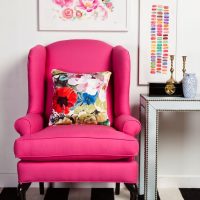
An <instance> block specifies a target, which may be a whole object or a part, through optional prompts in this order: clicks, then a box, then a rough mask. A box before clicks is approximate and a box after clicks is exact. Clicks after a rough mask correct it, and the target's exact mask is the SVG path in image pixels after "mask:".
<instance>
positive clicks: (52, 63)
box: [45, 40, 113, 123]
mask: <svg viewBox="0 0 200 200" xmlns="http://www.w3.org/2000/svg"><path fill="white" fill-rule="evenodd" d="M111 54H112V46H110V45H108V44H106V43H104V42H101V41H97V40H66V41H60V42H56V43H53V44H50V45H49V46H47V47H46V70H45V75H46V102H45V103H46V110H45V116H46V118H47V119H48V118H49V115H50V113H51V110H52V91H53V90H52V87H53V86H52V77H51V70H52V69H60V70H63V71H66V72H75V73H90V72H102V71H111V72H112V62H111V61H112V59H111ZM112 91H113V90H112V78H111V80H110V84H109V87H108V91H107V101H108V115H109V119H110V121H111V123H112V121H113V112H112V111H113V108H112V105H113V103H112Z"/></svg>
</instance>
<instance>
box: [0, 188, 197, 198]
mask: <svg viewBox="0 0 200 200" xmlns="http://www.w3.org/2000/svg"><path fill="white" fill-rule="evenodd" d="M158 193H159V196H160V197H158V199H160V200H200V189H183V188H181V189H174V188H172V189H159V192H158ZM129 199H130V197H129V192H128V191H127V190H126V189H125V188H123V189H121V193H120V195H118V196H115V195H114V189H113V188H96V189H85V188H83V189H75V188H73V189H65V188H48V189H46V190H45V195H40V194H39V189H38V188H30V189H29V190H28V191H27V200H129ZM0 200H18V199H17V189H16V188H2V189H0Z"/></svg>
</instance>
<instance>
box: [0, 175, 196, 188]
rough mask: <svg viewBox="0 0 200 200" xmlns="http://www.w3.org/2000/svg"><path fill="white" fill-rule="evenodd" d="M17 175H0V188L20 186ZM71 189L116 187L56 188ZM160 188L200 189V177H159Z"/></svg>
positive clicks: (36, 185) (105, 184)
mask: <svg viewBox="0 0 200 200" xmlns="http://www.w3.org/2000/svg"><path fill="white" fill-rule="evenodd" d="M17 180H18V179H17V174H16V173H0V188H1V187H16V186H17V184H18V181H17ZM32 186H33V187H38V184H37V183H34V184H32ZM62 186H63V187H67V186H68V187H70V188H92V187H94V188H110V187H114V186H115V185H114V184H113V183H73V184H64V185H63V184H59V183H56V184H55V187H62ZM158 187H168V188H169V187H176V188H200V176H191V175H185V176H181V175H180V176H177V175H176V176H174V175H173V176H172V175H171V176H170V175H162V176H159V177H158Z"/></svg>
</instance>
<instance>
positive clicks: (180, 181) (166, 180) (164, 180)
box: [158, 175, 200, 188]
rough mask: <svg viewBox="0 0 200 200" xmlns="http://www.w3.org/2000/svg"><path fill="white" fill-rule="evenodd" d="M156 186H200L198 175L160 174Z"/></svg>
mask: <svg viewBox="0 0 200 200" xmlns="http://www.w3.org/2000/svg"><path fill="white" fill-rule="evenodd" d="M158 187H161V188H169V187H176V188H200V176H191V175H185V176H182V175H180V176H179V175H176V176H175V175H173V176H172V175H171V176H170V175H162V176H159V177H158Z"/></svg>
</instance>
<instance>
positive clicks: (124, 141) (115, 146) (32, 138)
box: [14, 125, 139, 161]
mask: <svg viewBox="0 0 200 200" xmlns="http://www.w3.org/2000/svg"><path fill="white" fill-rule="evenodd" d="M138 149H139V145H138V141H137V140H136V139H135V138H134V137H132V136H130V135H127V134H125V133H123V132H119V131H117V130H115V129H114V128H112V127H107V126H103V125H70V126H50V127H47V128H45V129H43V130H41V131H39V132H37V133H34V134H32V135H26V136H23V137H20V138H19V139H17V140H16V141H15V146H14V150H15V156H16V157H17V158H20V159H21V160H31V161H33V160H34V161H68V160H69V161H70V160H119V159H133V157H134V156H136V155H137V154H138Z"/></svg>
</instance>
